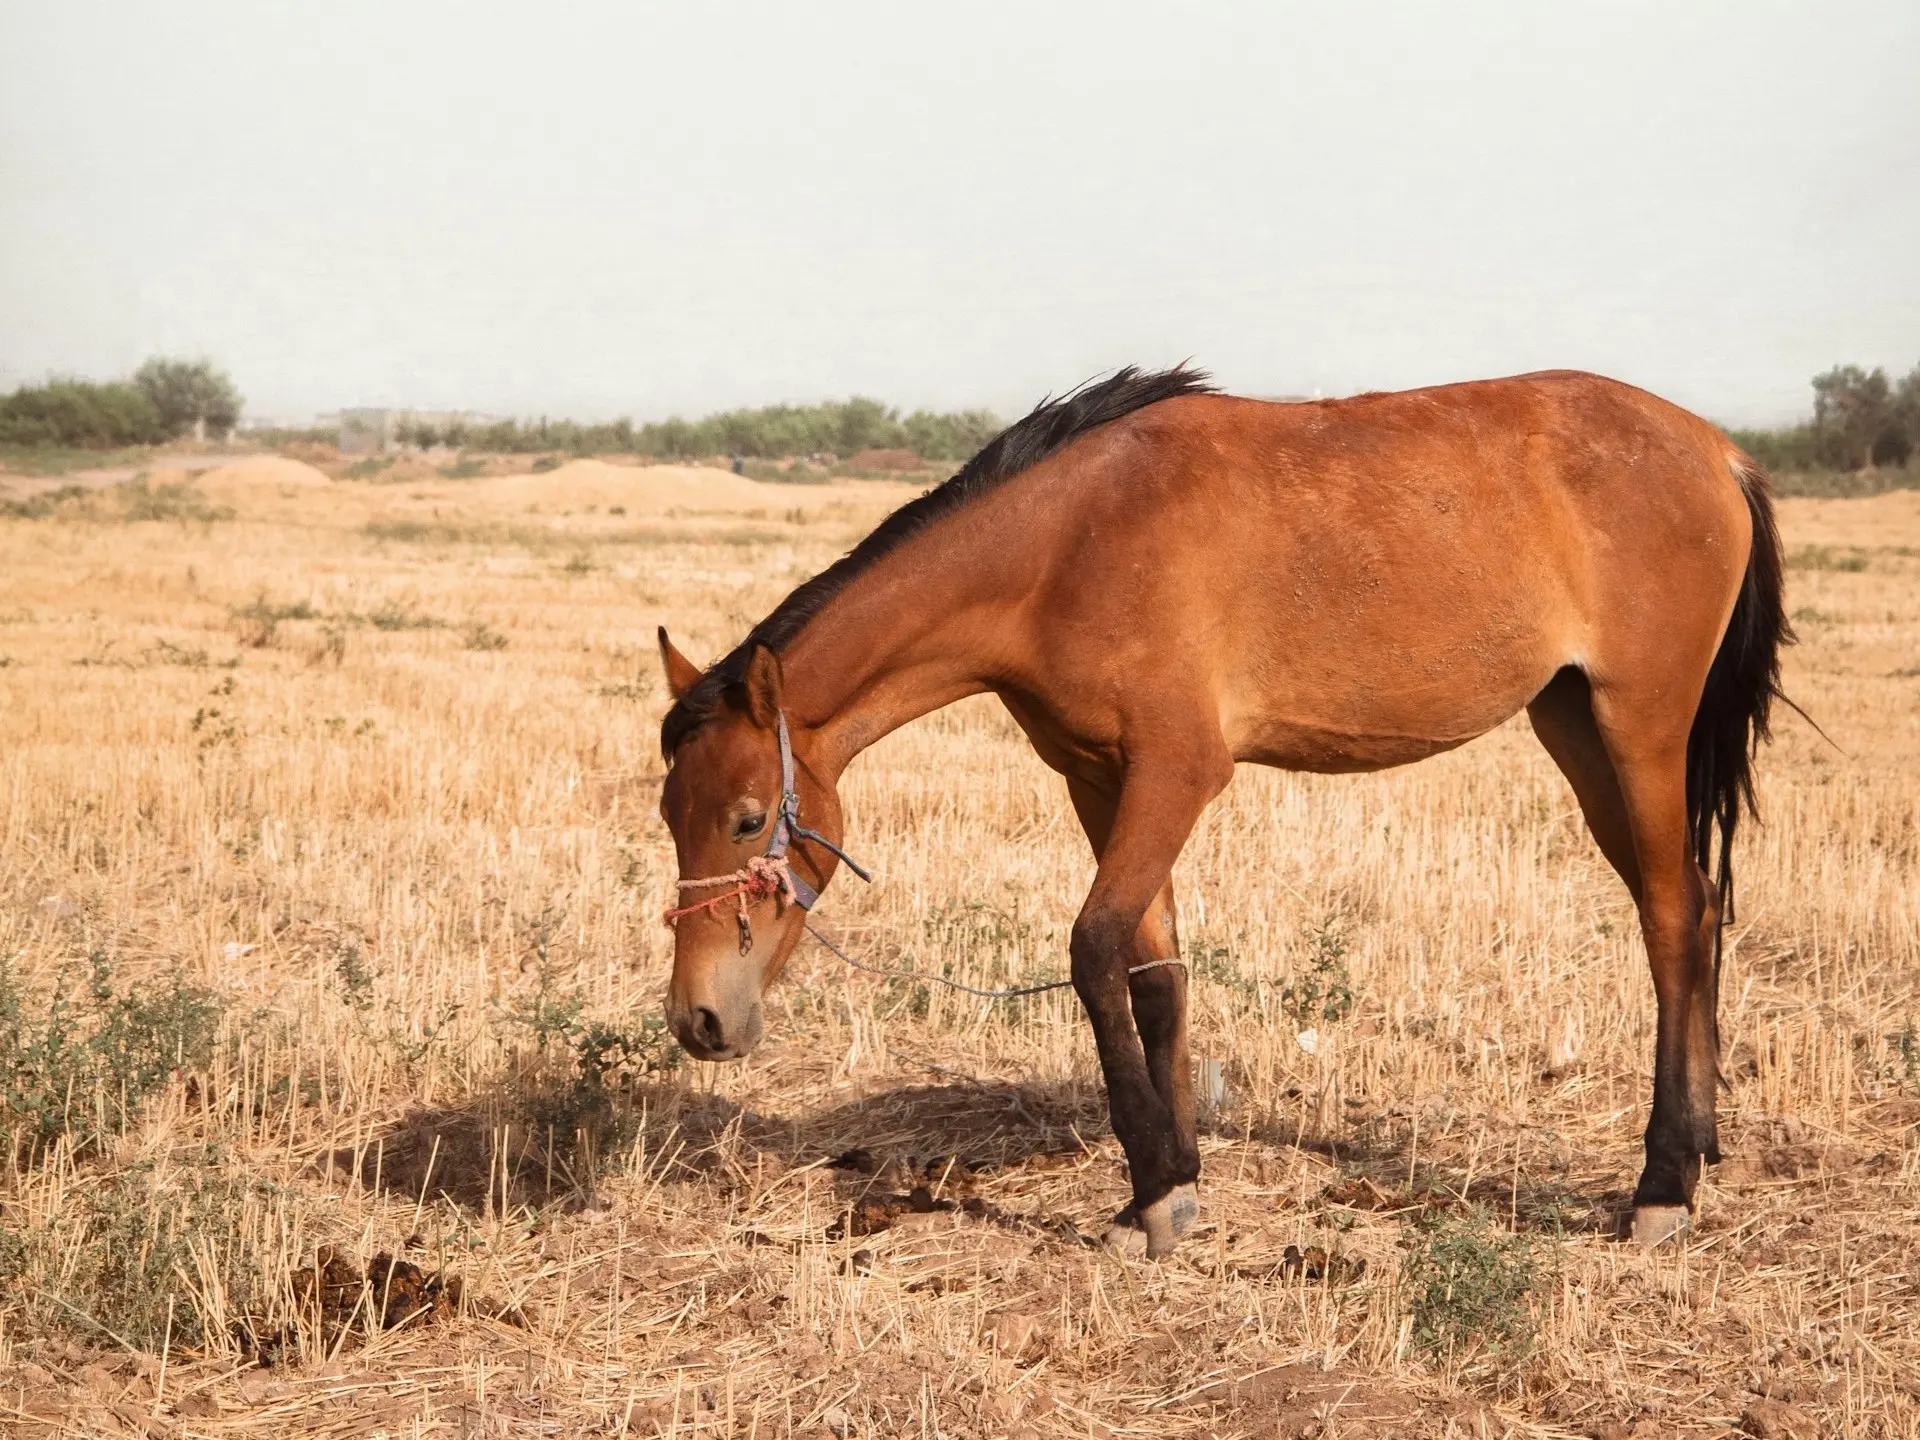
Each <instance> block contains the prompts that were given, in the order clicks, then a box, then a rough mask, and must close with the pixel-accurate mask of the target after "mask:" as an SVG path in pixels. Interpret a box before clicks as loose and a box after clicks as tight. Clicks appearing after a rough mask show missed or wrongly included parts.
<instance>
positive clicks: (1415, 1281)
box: [1400, 1205, 1543, 1372]
mask: <svg viewBox="0 0 1920 1440" xmlns="http://www.w3.org/2000/svg"><path fill="white" fill-rule="evenodd" d="M1415 1227H1416V1228H1415V1237H1414V1242H1413V1246H1412V1248H1411V1249H1409V1250H1408V1251H1407V1253H1406V1255H1405V1257H1404V1259H1403V1260H1402V1262H1401V1269H1400V1275H1401V1283H1402V1284H1403V1285H1404V1287H1405V1289H1406V1291H1407V1294H1408V1297H1409V1311H1410V1313H1411V1314H1412V1317H1413V1330H1412V1339H1413V1344H1414V1347H1415V1348H1416V1349H1418V1350H1421V1351H1423V1352H1425V1353H1427V1354H1429V1355H1433V1356H1436V1357H1438V1358H1440V1359H1442V1360H1443V1361H1446V1362H1448V1363H1459V1364H1468V1365H1470V1364H1473V1363H1474V1362H1480V1363H1482V1364H1485V1365H1488V1366H1490V1367H1491V1368H1493V1369H1494V1370H1496V1371H1498V1372H1506V1371H1510V1370H1512V1369H1513V1368H1514V1367H1515V1366H1517V1365H1519V1364H1520V1363H1521V1362H1522V1361H1523V1360H1525V1359H1526V1358H1527V1355H1528V1354H1529V1352H1530V1351H1531V1350H1532V1347H1533V1341H1534V1336H1535V1333H1536V1332H1537V1330H1538V1326H1539V1321H1538V1317H1537V1316H1536V1315H1535V1313H1534V1310H1533V1306H1532V1304H1531V1296H1532V1293H1533V1290H1534V1287H1535V1285H1536V1284H1537V1283H1538V1282H1539V1280H1540V1278H1541V1274H1542V1270H1543V1266H1542V1262H1541V1256H1540V1254H1539V1252H1538V1249H1537V1242H1536V1241H1535V1240H1534V1238H1533V1237H1531V1236H1526V1235H1516V1234H1511V1233H1509V1232H1506V1231H1504V1230H1502V1229H1500V1228H1499V1226H1498V1224H1497V1223H1496V1222H1495V1220H1494V1219H1493V1217H1492V1215H1491V1214H1489V1213H1488V1212H1487V1211H1486V1210H1485V1209H1483V1208H1481V1207H1480V1206H1477V1205H1476V1206H1466V1207H1460V1208H1454V1209H1446V1210H1429V1211H1427V1212H1426V1213H1425V1214H1424V1215H1422V1216H1421V1218H1420V1219H1419V1220H1417V1221H1416V1222H1415Z"/></svg>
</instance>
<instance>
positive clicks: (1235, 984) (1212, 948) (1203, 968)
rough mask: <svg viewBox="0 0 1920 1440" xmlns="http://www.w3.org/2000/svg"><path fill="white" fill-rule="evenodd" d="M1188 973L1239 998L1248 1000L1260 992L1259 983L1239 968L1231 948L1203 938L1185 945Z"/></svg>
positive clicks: (1199, 937) (1197, 938)
mask: <svg viewBox="0 0 1920 1440" xmlns="http://www.w3.org/2000/svg"><path fill="white" fill-rule="evenodd" d="M1243 938H1244V937H1243ZM1187 973H1188V974H1189V975H1190V976H1192V977H1193V978H1194V979H1195V980H1207V981H1211V982H1212V983H1213V984H1215V985H1221V986H1224V987H1225V988H1226V989H1228V990H1230V991H1232V992H1233V993H1234V994H1235V995H1238V996H1240V997H1241V998H1242V999H1246V1000H1251V999H1253V998H1254V997H1255V996H1256V995H1258V994H1259V993H1260V982H1259V981H1258V980H1257V979H1256V978H1254V977H1253V976H1251V975H1249V974H1247V973H1246V972H1245V971H1244V970H1242V969H1241V968H1240V963H1239V961H1238V960H1237V959H1236V958H1235V957H1234V953H1233V947H1232V946H1230V945H1226V944H1223V943H1221V942H1219V941H1217V940H1210V939H1208V938H1207V937H1205V936H1198V937H1195V938H1194V939H1192V940H1189V941H1188V942H1187Z"/></svg>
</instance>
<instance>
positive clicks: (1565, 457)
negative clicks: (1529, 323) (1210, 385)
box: [1050, 371, 1747, 770]
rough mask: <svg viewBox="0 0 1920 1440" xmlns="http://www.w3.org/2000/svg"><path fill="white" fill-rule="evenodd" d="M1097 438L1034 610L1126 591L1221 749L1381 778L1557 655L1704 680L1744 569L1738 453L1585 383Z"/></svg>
mask: <svg viewBox="0 0 1920 1440" xmlns="http://www.w3.org/2000/svg"><path fill="white" fill-rule="evenodd" d="M1107 428H1108V431H1109V432H1110V433H1101V432H1096V433H1095V434H1094V435H1092V436H1089V437H1088V439H1087V441H1086V442H1083V444H1084V446H1085V448H1084V450H1082V451H1081V453H1080V457H1079V464H1080V465H1081V466H1082V467H1084V470H1083V474H1085V475H1086V479H1085V481H1084V483H1083V485H1080V486H1076V487H1074V489H1075V490H1076V491H1077V492H1078V495H1077V498H1076V499H1075V500H1073V501H1071V502H1069V503H1071V504H1072V505H1073V506H1074V508H1075V509H1076V510H1078V512H1079V513H1078V514H1076V515H1075V516H1074V517H1073V519H1072V522H1071V523H1070V524H1069V525H1067V526H1065V527H1063V534H1065V535H1066V536H1067V537H1068V540H1067V544H1066V546H1065V549H1066V551H1067V552H1068V553H1067V554H1066V555H1065V556H1063V561H1064V563H1063V564H1062V565H1061V566H1060V567H1058V568H1057V570H1056V577H1057V585H1056V589H1055V593H1054V594H1053V595H1052V596H1051V597H1050V603H1051V604H1052V605H1053V606H1054V613H1055V614H1056V615H1074V614H1082V615H1084V614H1086V613H1087V612H1088V611H1089V610H1090V609H1094V608H1098V607H1099V606H1101V605H1103V604H1105V605H1119V606H1123V607H1124V608H1125V610H1126V612H1127V615H1128V620H1127V625H1126V628H1125V631H1124V636H1123V638H1122V640H1121V642H1120V643H1122V644H1123V645H1125V646H1129V647H1131V648H1132V650H1133V651H1134V652H1135V660H1136V665H1137V667H1138V668H1139V669H1141V670H1142V671H1144V670H1145V669H1146V668H1148V667H1151V666H1153V665H1155V664H1156V663H1158V664H1160V665H1162V666H1164V665H1165V661H1166V660H1167V659H1168V658H1169V657H1177V664H1175V665H1174V666H1172V667H1171V668H1168V669H1166V670H1165V672H1164V673H1165V674H1167V676H1168V677H1169V678H1168V680H1167V681H1165V682H1163V683H1167V684H1184V685H1188V686H1192V687H1205V688H1206V689H1207V690H1208V691H1209V692H1210V700H1211V702H1212V703H1213V704H1214V705H1215V706H1216V707H1217V710H1218V713H1219V715H1220V721H1221V726H1222V731H1223V735H1224V737H1225V739H1226V741H1227V744H1228V746H1229V748H1230V749H1231V750H1232V751H1233V752H1234V753H1235V754H1236V756H1238V757H1239V758H1242V759H1253V760H1263V761H1266V762H1268V763H1273V764H1280V765H1286V766H1288V767H1290V768H1304V769H1323V770H1349V769H1373V768H1379V767H1381V766H1385V765H1393V764H1400V763H1404V762H1406V761H1409V760H1413V759H1418V758H1421V757H1422V756H1424V755H1428V754H1432V753H1434V752H1435V751H1436V750H1441V749H1446V748H1449V747H1450V746H1453V745H1457V744H1460V743H1462V742H1464V741H1465V740H1468V739H1471V738H1473V737H1474V736H1476V735H1479V734H1482V733H1484V732H1485V731H1486V730H1488V729H1491V728H1492V727H1493V726H1495V725H1498V724H1499V723H1500V722H1501V721H1503V720H1505V719H1506V718H1508V717H1509V716H1511V715H1512V714H1514V713H1515V712H1516V711H1518V710H1519V709H1520V708H1521V707H1522V706H1524V705H1525V704H1526V703H1527V701H1528V700H1529V699H1531V698H1532V697H1533V696H1534V695H1535V694H1537V693H1538V692H1539V690H1540V689H1541V688H1542V687H1543V686H1544V685H1545V684H1546V683H1547V681H1548V680H1550V679H1551V678H1552V676H1553V675H1554V674H1555V673H1556V672H1557V671H1558V670H1560V669H1562V668H1563V667H1566V666H1568V665H1573V666H1578V667H1580V668H1582V669H1585V670H1587V671H1589V673H1592V674H1599V675H1602V676H1604V675H1605V674H1606V673H1607V672H1608V671H1609V670H1610V669H1612V670H1621V669H1624V668H1626V667H1630V666H1631V667H1644V666H1645V665H1647V664H1649V663H1674V664H1677V665H1679V666H1680V667H1681V668H1687V669H1691V668H1700V669H1701V671H1702V673H1703V674H1704V665H1705V663H1706V662H1707V661H1709V660H1710V659H1711V655H1712V652H1713V648H1714V646H1715V645H1717V643H1718V639H1719V633H1720V630H1721V628H1722V627H1723V626H1724V624H1725V620H1726V615H1727V612H1728V610H1729V609H1730V607H1731V604H1732V596H1733V594H1734V592H1735V590H1736V589H1737V587H1738V584H1739V577H1740V574H1741V573H1742V570H1743V568H1744V565H1745V560H1746V546H1747V517H1746V508H1745V503H1744V500H1743V498H1742V496H1741V494H1740V490H1739V485H1738V482H1737V479H1736V477H1735V474H1734V472H1733V469H1732V464H1733V462H1734V460H1735V459H1736V458H1737V455H1738V452H1737V451H1735V450H1734V449H1733V447H1732V446H1731V444H1730V443H1729V442H1727V441H1726V440H1725V438H1724V437H1723V436H1721V435H1720V434H1719V432H1718V431H1717V430H1715V429H1714V428H1713V427H1712V426H1710V425H1708V424H1707V423H1706V422H1705V421H1703V420H1700V419H1699V418H1698V417H1696V416H1693V415H1690V414H1689V413H1688V412H1686V411H1684V410H1681V409H1679V408H1678V407H1676V406H1673V405H1671V404H1669V403H1667V402H1665V401H1663V400H1660V399H1659V398H1658V397H1655V396H1653V395H1650V394H1648V393H1647V392H1645V391H1641V390H1637V389H1635V388H1633V387H1631V386H1628V385H1624V384H1621V383H1619V382H1616V381H1611V380H1606V379H1603V378H1602V377H1599V376H1593V375H1586V374H1582V373H1579V372H1565V371H1556V372H1545V373H1542V374H1538V375H1526V376H1516V377H1512V378H1510V379H1503V380H1489V381H1477V382H1470V383H1466V384H1459V385H1447V386H1439V387H1434V388H1432V389H1425V390H1412V391H1402V392H1396V393H1387V394H1370V395H1361V396H1355V397H1352V398H1350V399H1343V400H1333V401H1311V402H1300V403H1286V402H1265V401H1256V400H1245V399H1238V398H1234V397H1227V396H1211V395H1208V396H1188V397H1182V398H1179V399H1174V400H1168V401H1165V402H1162V403H1161V404H1158V405H1154V406H1151V407H1149V408H1148V409H1145V410H1143V411H1140V412H1138V413H1137V414H1135V415H1133V416H1130V417H1128V418H1127V419H1126V420H1124V421H1121V422H1118V423H1116V424H1115V425H1113V426H1111V427H1107ZM1064 458H1066V457H1063V459H1064ZM1663 648H1664V649H1665V650H1666V651H1667V652H1670V653H1671V655H1673V656H1678V657H1679V658H1678V659H1677V660H1667V661H1662V660H1661V659H1660V654H1659V652H1660V651H1661V650H1662V649H1663Z"/></svg>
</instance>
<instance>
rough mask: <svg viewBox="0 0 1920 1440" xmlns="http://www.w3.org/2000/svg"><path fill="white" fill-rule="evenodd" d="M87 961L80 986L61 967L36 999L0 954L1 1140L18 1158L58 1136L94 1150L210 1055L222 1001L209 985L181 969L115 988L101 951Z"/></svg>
mask: <svg viewBox="0 0 1920 1440" xmlns="http://www.w3.org/2000/svg"><path fill="white" fill-rule="evenodd" d="M87 964H88V978H87V983H86V985H85V988H83V989H77V988H75V986H74V985H73V981H72V976H71V974H70V973H69V972H66V971H63V972H62V973H61V974H60V976H59V977H58V978H57V979H56V980H55V982H54V986H53V989H52V991H51V992H50V993H49V994H48V995H47V996H45V997H44V999H41V998H36V997H34V996H32V995H30V994H29V993H28V992H27V990H26V989H25V987H23V986H22V985H21V983H20V981H19V979H18V977H17V976H16V975H15V974H14V972H13V968H12V965H11V962H8V961H0V1144H4V1145H5V1146H6V1147H7V1149H8V1150H9V1151H10V1152H11V1153H13V1154H15V1155H16V1156H19V1155H22V1154H24V1155H25V1156H26V1157H27V1158H29V1159H31V1158H34V1157H37V1156H38V1155H39V1154H40V1153H41V1152H43V1151H44V1150H46V1149H47V1147H49V1146H50V1145H52V1144H53V1143H54V1142H55V1141H56V1140H58V1139H59V1138H60V1137H62V1136H66V1137H68V1138H69V1139H70V1140H71V1142H72V1144H73V1148H74V1149H75V1150H76V1151H80V1152H84V1151H87V1150H89V1149H92V1148H94V1147H95V1146H97V1145H98V1144H99V1142H100V1141H101V1140H103V1139H104V1138H106V1137H108V1136H111V1135H116V1134H119V1133H120V1132H121V1131H123V1130H124V1129H125V1128H126V1127H127V1125H128V1124H129V1123H131V1121H132V1120H133V1118H134V1117H135V1116H136V1115H137V1113H138V1112H139V1110H140V1107H141V1105H142V1104H143V1103H144V1102H145V1100H146V1098H147V1097H148V1096H149V1095H150V1094H152V1093H153V1092H154V1091H155V1090H157V1089H159V1088H160V1087H161V1086H163V1085H164V1084H165V1083H166V1082H167V1081H168V1080H169V1079H170V1078H171V1077H172V1076H173V1075H174V1074H175V1072H177V1071H180V1070H194V1069H200V1068H203V1067H204V1066H205V1065H206V1064H207V1062H208V1061H209V1060H210V1059H211V1057H212V1054H213V1044H214V1037H215V1034H216V1032H217V1031H218V1028H219V1024H220V1016H221V1011H222V1006H221V1004H220V1002H219V1000H218V999H217V997H215V996H214V994H213V993H212V992H211V991H208V990H203V989H200V988H199V987H198V986H194V985H189V984H188V983H187V982H186V981H185V979H184V978H183V977H182V976H180V975H179V974H178V973H175V974H173V975H171V976H168V977H167V978H165V979H163V980H161V981H160V982H158V983H157V984H154V985H150V986H138V985H133V986H127V987H125V988H121V987H120V986H119V985H117V984H116V980H115V975H114V968H113V963H112V961H111V960H110V959H109V958H108V957H107V956H106V955H105V954H104V953H102V952H100V951H95V952H94V953H93V954H92V955H90V956H89V957H88V962H87Z"/></svg>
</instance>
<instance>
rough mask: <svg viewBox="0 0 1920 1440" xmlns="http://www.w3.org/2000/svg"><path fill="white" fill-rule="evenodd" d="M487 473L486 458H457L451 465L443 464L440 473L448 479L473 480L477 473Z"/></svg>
mask: <svg viewBox="0 0 1920 1440" xmlns="http://www.w3.org/2000/svg"><path fill="white" fill-rule="evenodd" d="M486 473H487V466H486V462H485V461H484V460H465V459H462V460H456V461H454V462H453V463H452V464H451V465H442V466H441V467H440V474H441V476H442V477H443V478H444V479H447V480H471V479H473V478H474V477H475V476H476V475H484V474H486Z"/></svg>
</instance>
